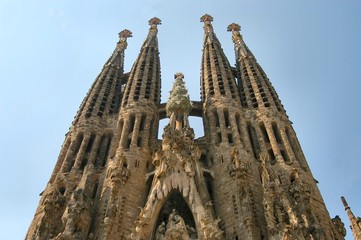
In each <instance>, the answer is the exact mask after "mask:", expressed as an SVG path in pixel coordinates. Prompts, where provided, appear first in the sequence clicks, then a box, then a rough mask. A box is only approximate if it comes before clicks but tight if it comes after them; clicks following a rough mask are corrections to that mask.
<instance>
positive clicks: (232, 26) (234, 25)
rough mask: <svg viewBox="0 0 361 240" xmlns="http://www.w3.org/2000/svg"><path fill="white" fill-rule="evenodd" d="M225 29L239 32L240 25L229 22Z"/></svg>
mask: <svg viewBox="0 0 361 240" xmlns="http://www.w3.org/2000/svg"><path fill="white" fill-rule="evenodd" d="M227 31H228V32H239V31H241V26H239V24H237V23H231V24H229V25H228V27H227Z"/></svg>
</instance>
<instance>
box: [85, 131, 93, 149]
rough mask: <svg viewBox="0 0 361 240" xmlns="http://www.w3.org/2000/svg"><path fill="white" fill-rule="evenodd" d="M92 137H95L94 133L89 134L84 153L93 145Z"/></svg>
mask: <svg viewBox="0 0 361 240" xmlns="http://www.w3.org/2000/svg"><path fill="white" fill-rule="evenodd" d="M94 139H95V134H93V133H92V134H91V135H90V138H89V142H88V145H87V146H86V150H85V152H86V153H89V152H90V151H91V149H92V147H93V143H94Z"/></svg>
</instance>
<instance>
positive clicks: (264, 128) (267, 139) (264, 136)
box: [259, 123, 270, 143]
mask: <svg viewBox="0 0 361 240" xmlns="http://www.w3.org/2000/svg"><path fill="white" fill-rule="evenodd" d="M259 127H260V129H261V132H262V135H263V138H264V140H265V141H266V143H270V140H269V137H268V133H267V130H266V127H265V126H264V123H260V124H259Z"/></svg>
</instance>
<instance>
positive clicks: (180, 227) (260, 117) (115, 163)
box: [26, 14, 345, 240]
mask: <svg viewBox="0 0 361 240" xmlns="http://www.w3.org/2000/svg"><path fill="white" fill-rule="evenodd" d="M212 20H213V18H212V17H211V16H210V15H207V14H206V15H204V16H203V17H202V18H201V22H203V24H204V42H203V54H202V57H201V59H200V61H201V78H200V79H201V81H200V85H201V101H191V100H190V99H189V96H188V91H187V88H186V86H185V82H184V79H186V77H185V76H183V74H182V73H176V74H175V80H174V85H173V88H172V90H171V93H170V96H169V99H168V101H167V102H166V103H161V102H160V90H161V71H160V59H159V50H158V39H157V32H158V25H159V24H160V23H161V21H160V20H159V19H158V18H152V19H151V20H150V21H149V24H150V29H149V33H148V35H147V37H146V39H145V41H144V43H143V45H142V47H141V49H140V53H139V55H138V58H137V59H136V61H135V63H134V65H133V67H132V69H131V71H130V72H124V69H123V62H124V52H125V49H126V48H127V38H129V37H131V36H132V33H131V32H130V31H129V30H123V31H122V32H120V33H119V36H120V40H119V42H118V43H117V45H116V48H115V50H114V52H113V54H112V55H111V57H110V58H109V60H108V61H107V62H106V63H105V65H104V67H103V69H102V71H101V72H100V74H99V75H98V77H97V78H96V80H95V81H94V83H93V85H92V86H91V88H90V90H89V92H88V93H87V95H86V97H85V98H84V100H83V102H82V104H81V106H80V109H79V111H78V113H77V115H76V117H75V119H74V121H73V123H72V126H71V127H70V130H69V132H68V133H67V134H66V137H65V141H64V143H63V146H62V148H61V151H60V154H59V158H58V160H57V162H56V165H55V168H54V171H53V173H52V175H51V177H50V180H49V182H48V184H47V186H46V188H45V190H44V191H43V193H42V194H41V195H42V196H41V200H40V203H39V206H38V208H37V210H36V213H35V216H34V219H33V221H32V223H31V225H30V228H29V230H28V233H27V235H26V239H27V240H30V239H31V240H33V239H34V240H47V239H56V240H68V239H69V240H70V239H74V240H75V239H102V240H106V239H107V240H108V239H109V240H112V239H114V240H115V239H117V240H118V239H119V240H121V239H134V240H135V239H137V240H172V239H176V240H177V239H179V240H189V239H199V240H205V239H209V240H213V239H214V240H221V239H222V240H223V239H224V240H243V239H244V240H251V239H252V240H261V239H264V240H266V239H270V240H281V239H282V240H286V239H287V240H308V239H314V240H340V239H344V236H345V229H344V227H343V223H342V222H341V220H340V219H339V218H334V219H331V218H330V216H329V213H328V211H327V209H326V207H325V204H324V202H323V200H322V197H321V194H320V192H319V190H318V188H317V185H316V181H315V180H314V178H313V176H312V173H311V171H310V169H309V167H308V164H307V162H306V160H305V157H304V155H303V153H302V150H301V146H300V144H299V142H298V140H297V137H296V134H295V132H294V130H293V128H292V123H291V122H290V120H289V118H288V116H287V115H286V112H285V110H284V108H283V106H282V104H281V102H280V100H279V98H278V96H277V93H276V91H275V89H274V88H273V87H272V85H271V82H270V81H269V79H268V78H267V76H266V74H265V72H264V71H263V70H262V68H261V67H260V65H259V64H258V63H257V61H256V58H255V56H254V55H253V54H252V52H251V51H250V50H249V49H248V47H247V46H246V44H245V43H244V41H243V39H242V36H241V34H240V26H239V25H237V24H235V23H233V24H231V25H229V26H228V28H227V30H228V31H229V32H230V33H231V34H230V35H231V36H232V40H233V43H234V49H235V55H236V63H235V65H234V67H233V66H232V65H231V64H230V63H229V61H228V59H227V57H226V56H225V54H224V53H223V50H222V48H221V44H220V42H219V40H218V39H217V36H216V34H215V32H214V30H213V27H212ZM165 77H166V78H169V76H165ZM189 87H197V86H189ZM189 116H198V117H201V118H202V119H203V128H204V133H205V134H204V136H202V137H200V138H197V139H195V135H194V131H193V128H192V126H190V124H189V121H188V117H189ZM164 118H169V123H168V124H167V125H166V126H165V127H164V129H159V121H160V120H161V119H164ZM158 131H161V133H162V138H161V139H158Z"/></svg>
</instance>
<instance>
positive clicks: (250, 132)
mask: <svg viewBox="0 0 361 240" xmlns="http://www.w3.org/2000/svg"><path fill="white" fill-rule="evenodd" d="M247 132H248V135H249V139H250V142H251V147H252V152H253V156H254V157H255V158H256V159H258V154H259V151H258V149H259V145H258V141H257V137H256V133H255V132H254V129H253V127H252V125H251V123H250V122H247Z"/></svg>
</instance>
